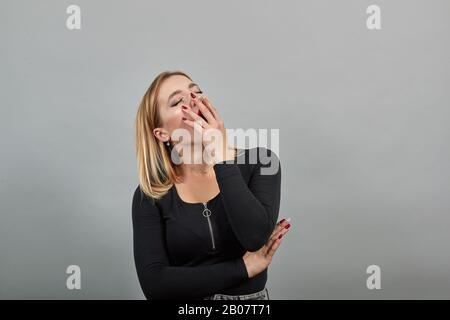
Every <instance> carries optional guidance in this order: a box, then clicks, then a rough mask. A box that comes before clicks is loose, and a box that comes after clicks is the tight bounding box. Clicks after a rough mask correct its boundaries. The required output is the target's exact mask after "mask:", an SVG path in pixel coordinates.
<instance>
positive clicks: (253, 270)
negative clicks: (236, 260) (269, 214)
mask: <svg viewBox="0 0 450 320" xmlns="http://www.w3.org/2000/svg"><path fill="white" fill-rule="evenodd" d="M289 220H290V219H289ZM290 226H291V225H290V223H289V221H288V220H285V219H283V220H281V221H279V222H278V223H277V225H276V226H275V228H274V230H273V232H272V234H271V236H270V237H269V240H268V241H267V242H266V244H265V245H264V246H262V247H261V249H259V250H258V251H254V252H250V251H247V252H246V253H245V254H244V256H243V257H242V258H243V260H244V263H245V266H246V268H247V273H248V277H249V278H253V277H254V276H256V275H257V274H259V273H261V272H263V271H264V270H265V269H266V268H267V267H268V266H269V264H270V263H271V262H272V258H273V255H274V254H275V251H277V249H278V248H279V246H280V244H281V240H282V239H283V235H284V234H286V233H287V232H288V231H289V227H290Z"/></svg>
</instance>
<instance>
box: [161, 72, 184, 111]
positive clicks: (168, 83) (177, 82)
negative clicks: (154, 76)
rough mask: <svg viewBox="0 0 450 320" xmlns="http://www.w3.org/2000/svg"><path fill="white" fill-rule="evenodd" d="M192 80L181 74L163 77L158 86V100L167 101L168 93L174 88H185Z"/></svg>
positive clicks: (162, 102)
mask: <svg viewBox="0 0 450 320" xmlns="http://www.w3.org/2000/svg"><path fill="white" fill-rule="evenodd" d="M191 82H192V81H191V80H189V79H188V78H186V77H185V76H183V75H174V76H170V77H169V78H167V79H165V80H164V82H163V83H162V84H161V86H160V88H159V97H158V100H159V102H160V103H161V104H163V105H164V104H165V103H167V99H168V98H169V96H170V94H171V93H172V92H174V91H176V90H187V89H188V86H189V84H190V83H191Z"/></svg>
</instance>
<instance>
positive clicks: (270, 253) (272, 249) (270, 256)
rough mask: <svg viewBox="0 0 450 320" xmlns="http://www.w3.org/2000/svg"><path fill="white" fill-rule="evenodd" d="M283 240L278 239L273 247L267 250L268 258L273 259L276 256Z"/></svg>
mask: <svg viewBox="0 0 450 320" xmlns="http://www.w3.org/2000/svg"><path fill="white" fill-rule="evenodd" d="M282 239H283V238H280V239H278V238H277V239H276V240H275V241H274V242H273V244H272V246H271V247H270V248H269V250H267V254H266V258H269V259H272V257H273V255H274V254H275V252H276V251H277V249H278V248H279V247H280V245H281V241H282Z"/></svg>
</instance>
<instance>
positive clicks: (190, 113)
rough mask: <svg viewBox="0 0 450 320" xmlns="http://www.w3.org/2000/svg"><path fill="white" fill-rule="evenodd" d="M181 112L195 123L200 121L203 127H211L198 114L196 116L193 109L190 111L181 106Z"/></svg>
mask: <svg viewBox="0 0 450 320" xmlns="http://www.w3.org/2000/svg"><path fill="white" fill-rule="evenodd" d="M181 111H182V112H183V113H184V114H185V115H189V116H190V117H191V118H192V120H194V121H196V122H197V121H198V122H201V123H202V127H206V126H209V124H208V123H207V122H206V121H205V120H204V119H203V118H202V117H200V116H199V115H198V114H196V113H195V112H194V111H192V109H189V108H188V107H186V106H184V105H183V106H181Z"/></svg>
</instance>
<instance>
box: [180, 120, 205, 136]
mask: <svg viewBox="0 0 450 320" xmlns="http://www.w3.org/2000/svg"><path fill="white" fill-rule="evenodd" d="M182 120H183V122H184V123H185V124H187V125H188V126H190V127H192V128H194V130H196V131H198V132H199V133H200V134H203V124H204V122H205V121H204V120H203V119H201V121H202V124H201V125H200V123H199V122H198V121H195V120H191V119H187V118H184V117H183V118H182ZM194 137H195V136H194Z"/></svg>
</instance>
